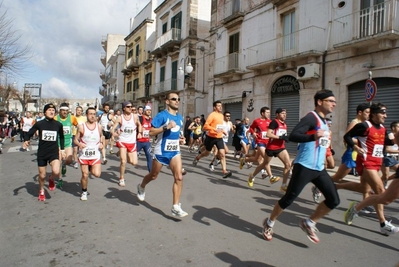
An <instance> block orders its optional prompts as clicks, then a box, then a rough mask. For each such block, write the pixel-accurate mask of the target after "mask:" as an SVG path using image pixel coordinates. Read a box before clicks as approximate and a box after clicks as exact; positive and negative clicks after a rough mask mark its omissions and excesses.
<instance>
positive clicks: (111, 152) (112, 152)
mask: <svg viewBox="0 0 399 267" xmlns="http://www.w3.org/2000/svg"><path fill="white" fill-rule="evenodd" d="M109 153H110V154H114V151H113V150H112V149H110V150H109ZM139 156H140V153H139V154H137V157H139Z"/></svg>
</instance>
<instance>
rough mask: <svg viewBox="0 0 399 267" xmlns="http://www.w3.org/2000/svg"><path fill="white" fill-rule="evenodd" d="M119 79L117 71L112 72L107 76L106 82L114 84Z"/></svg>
mask: <svg viewBox="0 0 399 267" xmlns="http://www.w3.org/2000/svg"><path fill="white" fill-rule="evenodd" d="M116 78H117V73H116V71H115V70H112V71H110V72H108V73H107V76H106V77H105V81H106V82H108V83H113V82H115V81H116Z"/></svg>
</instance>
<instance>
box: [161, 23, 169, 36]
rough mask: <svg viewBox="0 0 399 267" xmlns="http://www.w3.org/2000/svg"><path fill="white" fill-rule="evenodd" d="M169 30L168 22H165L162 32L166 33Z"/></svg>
mask: <svg viewBox="0 0 399 267" xmlns="http://www.w3.org/2000/svg"><path fill="white" fill-rule="evenodd" d="M167 31H168V23H167V22H165V23H164V24H162V34H164V33H166V32H167Z"/></svg>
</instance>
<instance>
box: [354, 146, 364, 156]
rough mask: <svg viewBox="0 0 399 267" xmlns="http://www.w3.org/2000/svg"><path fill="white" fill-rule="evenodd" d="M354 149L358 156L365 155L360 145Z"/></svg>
mask: <svg viewBox="0 0 399 267" xmlns="http://www.w3.org/2000/svg"><path fill="white" fill-rule="evenodd" d="M353 149H354V150H355V151H356V152H357V153H358V154H360V155H363V154H364V150H363V148H361V147H359V146H358V145H354V146H353Z"/></svg>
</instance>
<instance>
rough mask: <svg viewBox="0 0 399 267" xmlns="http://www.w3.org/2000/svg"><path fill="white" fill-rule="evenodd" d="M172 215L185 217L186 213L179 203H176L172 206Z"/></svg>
mask: <svg viewBox="0 0 399 267" xmlns="http://www.w3.org/2000/svg"><path fill="white" fill-rule="evenodd" d="M172 215H173V216H177V217H180V218H183V217H186V216H187V215H188V213H187V212H185V211H184V210H182V209H181V203H179V204H178V205H173V206H172Z"/></svg>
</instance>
